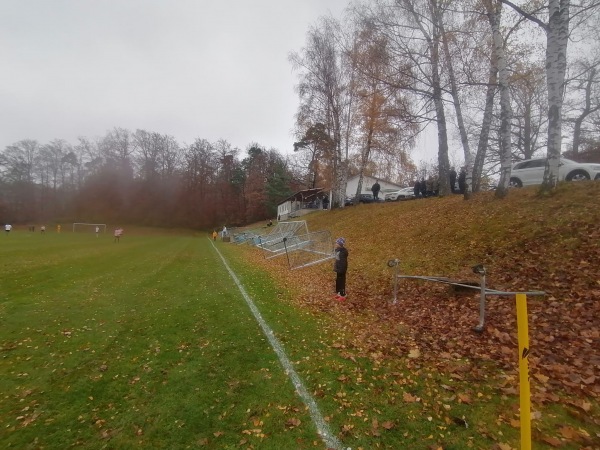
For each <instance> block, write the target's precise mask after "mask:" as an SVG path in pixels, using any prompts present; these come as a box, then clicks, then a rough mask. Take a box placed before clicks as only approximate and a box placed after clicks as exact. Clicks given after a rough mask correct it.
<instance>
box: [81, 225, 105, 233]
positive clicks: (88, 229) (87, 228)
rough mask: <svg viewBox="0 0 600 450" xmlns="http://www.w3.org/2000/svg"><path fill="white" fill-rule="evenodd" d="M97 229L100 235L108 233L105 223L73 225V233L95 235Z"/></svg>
mask: <svg viewBox="0 0 600 450" xmlns="http://www.w3.org/2000/svg"><path fill="white" fill-rule="evenodd" d="M96 227H98V231H99V232H100V233H106V224H105V223H82V222H76V223H74V224H73V233H95V232H96Z"/></svg>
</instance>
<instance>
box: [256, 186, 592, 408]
mask: <svg viewBox="0 0 600 450" xmlns="http://www.w3.org/2000/svg"><path fill="white" fill-rule="evenodd" d="M304 218H305V219H306V220H307V222H308V226H309V229H310V230H311V231H317V230H330V231H331V233H332V237H333V238H334V239H335V238H336V237H338V236H343V237H345V238H346V242H347V247H348V249H349V251H350V258H349V270H348V289H347V290H348V293H349V294H348V299H347V301H346V303H345V304H344V305H343V308H338V307H337V306H334V305H333V304H334V300H333V299H332V296H331V295H330V294H332V293H333V283H334V277H333V274H332V272H331V267H330V266H329V264H321V265H319V266H314V267H309V268H306V269H301V270H297V271H293V272H289V271H287V269H286V268H284V267H283V261H282V260H278V259H274V260H268V261H265V262H264V264H266V265H267V266H268V267H269V268H270V270H272V271H273V272H274V273H276V274H279V276H280V277H281V278H282V279H284V280H285V281H286V283H287V284H288V285H292V286H294V287H295V290H296V292H297V293H298V294H297V298H298V299H299V301H302V302H304V303H306V304H309V305H311V306H312V307H316V308H319V309H320V310H328V311H331V313H332V314H336V316H337V317H336V319H337V320H339V321H340V323H343V324H344V325H343V326H345V327H351V328H353V333H352V336H354V344H353V345H355V346H356V348H359V349H360V350H361V351H362V352H363V353H364V354H369V352H383V353H384V354H402V355H404V354H406V352H407V350H408V349H409V348H412V347H414V346H415V345H416V346H417V347H419V348H420V349H421V353H422V355H423V357H424V358H425V359H428V360H430V361H431V362H432V363H435V364H441V365H442V366H443V365H444V361H448V360H451V359H452V358H463V357H467V358H471V359H477V358H481V359H484V360H489V361H497V362H498V363H499V364H500V365H502V366H504V367H505V368H511V369H514V368H515V367H516V364H517V327H516V317H515V316H516V313H515V307H514V297H489V298H488V304H487V316H486V330H485V332H484V333H482V334H477V333H474V332H473V331H472V327H473V326H474V325H476V324H477V323H478V319H479V309H478V308H479V300H478V299H479V295H478V292H477V291H473V293H472V294H470V293H469V294H467V295H464V294H460V295H458V294H456V293H454V292H452V291H451V290H450V289H449V288H448V287H447V286H445V285H439V284H434V283H425V282H422V281H413V280H401V281H400V283H399V286H398V302H397V303H396V304H391V300H392V298H393V282H392V274H393V272H392V270H393V269H390V268H388V267H387V265H386V262H387V260H388V259H391V258H395V257H397V258H399V259H400V261H401V263H400V270H401V273H404V274H410V275H429V276H433V275H435V276H445V277H448V278H451V279H455V280H461V281H467V280H471V281H477V280H478V277H477V276H476V275H474V274H473V273H472V271H471V266H473V265H475V264H480V263H481V264H484V265H485V267H486V269H487V273H488V276H487V285H488V287H491V288H493V289H498V290H507V291H532V290H542V291H545V292H546V293H547V295H546V296H545V297H544V298H536V297H529V298H528V310H529V330H530V344H531V348H532V353H531V356H530V364H531V371H532V374H533V376H537V377H539V378H540V379H542V380H543V381H544V382H547V385H548V386H549V387H548V389H539V390H537V391H536V393H535V399H537V400H538V401H545V400H554V399H556V397H555V392H559V391H562V390H566V391H569V392H572V393H576V394H578V395H584V396H585V395H587V396H592V397H598V396H600V326H599V325H600V183H598V182H588V183H572V184H565V185H561V186H560V187H559V188H558V190H557V191H556V192H555V193H553V194H552V195H550V196H545V197H540V196H538V192H537V190H536V189H520V190H512V191H511V192H510V195H509V196H508V198H506V199H504V200H497V199H495V198H494V196H493V194H492V193H485V194H480V195H478V196H475V197H474V198H473V199H472V200H470V201H464V200H463V199H462V197H460V196H451V197H447V198H430V199H422V200H415V201H406V202H397V203H386V204H370V205H359V206H353V207H348V208H345V209H343V210H335V211H330V212H327V211H324V212H319V213H315V214H311V215H308V216H305V217H304ZM554 388H558V390H557V389H554Z"/></svg>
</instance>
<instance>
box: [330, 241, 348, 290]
mask: <svg viewBox="0 0 600 450" xmlns="http://www.w3.org/2000/svg"><path fill="white" fill-rule="evenodd" d="M345 245H346V240H345V239H344V238H343V237H340V238H337V240H336V241H335V252H334V253H335V260H334V263H333V271H334V272H335V273H336V277H335V292H336V294H335V297H334V298H335V299H336V300H337V301H340V302H343V301H344V300H346V272H347V271H348V249H346V247H345Z"/></svg>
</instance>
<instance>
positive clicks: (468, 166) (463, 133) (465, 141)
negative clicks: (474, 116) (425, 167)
mask: <svg viewBox="0 0 600 450" xmlns="http://www.w3.org/2000/svg"><path fill="white" fill-rule="evenodd" d="M440 31H441V36H442V45H443V49H444V56H445V58H446V67H447V69H448V76H449V78H450V88H451V94H452V102H453V104H454V112H455V113H456V121H457V123H458V130H459V132H460V140H461V143H462V146H463V151H464V156H465V170H466V174H467V176H466V179H465V192H464V198H465V200H469V199H470V198H471V185H472V180H473V155H472V153H471V148H470V146H469V137H468V135H467V130H466V128H465V122H464V120H463V115H462V108H461V106H460V98H459V96H458V87H457V85H456V76H455V74H454V66H453V64H452V57H451V55H450V46H449V45H448V35H447V33H446V30H445V27H444V23H443V21H442V20H440ZM442 182H443V180H440V184H442ZM446 182H447V181H446Z"/></svg>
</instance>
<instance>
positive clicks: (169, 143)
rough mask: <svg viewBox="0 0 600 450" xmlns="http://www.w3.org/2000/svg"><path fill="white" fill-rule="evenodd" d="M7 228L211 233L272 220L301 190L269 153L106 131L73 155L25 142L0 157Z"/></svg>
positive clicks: (68, 148) (81, 143)
mask: <svg viewBox="0 0 600 450" xmlns="http://www.w3.org/2000/svg"><path fill="white" fill-rule="evenodd" d="M0 169H1V172H0V174H1V176H0V192H1V194H0V217H2V218H3V219H4V221H5V222H15V223H36V222H41V221H63V222H70V221H73V222H102V223H131V224H139V225H148V226H165V227H189V228H200V229H210V228H213V227H217V226H223V225H224V224H227V225H228V226H231V225H239V224H245V223H251V222H254V221H257V220H263V219H264V218H267V217H275V215H276V210H277V204H278V202H279V201H281V200H282V199H283V198H285V197H286V196H288V195H290V193H291V192H292V190H293V189H295V188H300V187H301V186H302V184H301V182H300V181H296V180H295V178H294V177H295V175H294V173H293V172H292V171H291V170H289V169H288V162H287V161H286V159H285V158H283V157H282V156H281V155H280V154H279V153H278V152H277V151H276V150H274V149H271V150H267V149H265V148H264V147H261V146H260V145H259V144H256V143H252V144H250V145H249V146H248V148H247V151H246V154H245V155H240V150H239V149H237V148H234V147H232V145H231V144H230V143H228V142H227V141H226V140H219V141H217V142H209V141H208V140H206V139H196V140H195V141H194V142H193V143H192V144H191V145H180V144H179V143H178V142H177V140H176V139H175V138H174V137H173V136H169V135H165V134H160V133H156V132H150V131H145V130H136V131H135V132H132V131H130V130H127V129H124V128H114V129H113V130H111V131H109V132H107V133H106V135H105V136H103V137H101V138H99V139H96V140H91V139H88V138H84V137H81V138H79V139H78V142H77V143H76V144H75V145H72V144H70V143H68V142H66V141H65V140H63V139H55V140H53V141H51V142H49V143H46V144H40V143H38V142H37V141H35V140H31V139H24V140H22V141H19V142H16V143H14V144H12V145H9V146H7V147H6V148H5V149H4V151H3V152H2V153H0Z"/></svg>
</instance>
